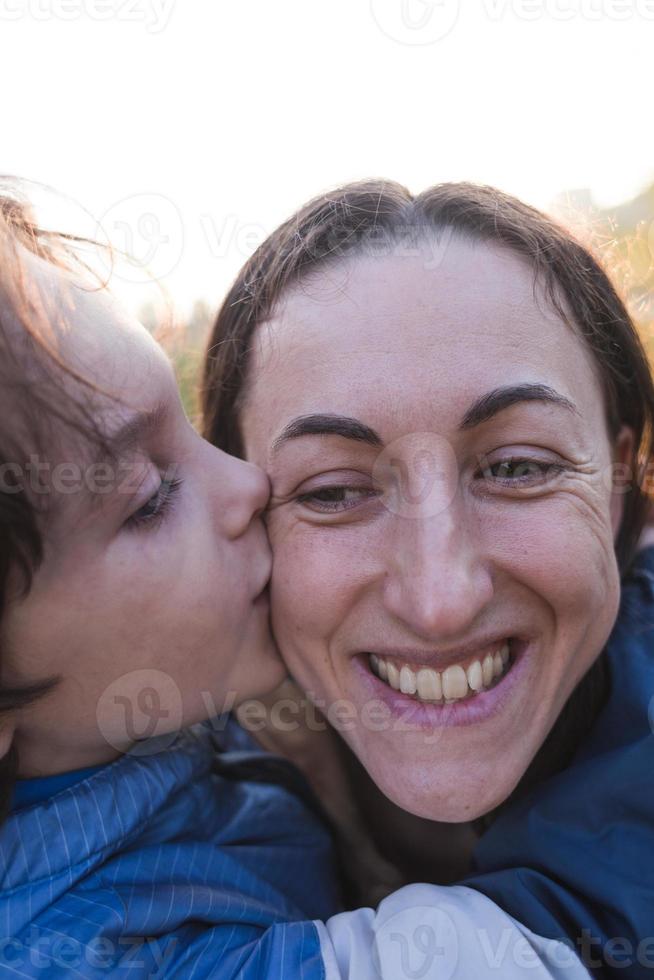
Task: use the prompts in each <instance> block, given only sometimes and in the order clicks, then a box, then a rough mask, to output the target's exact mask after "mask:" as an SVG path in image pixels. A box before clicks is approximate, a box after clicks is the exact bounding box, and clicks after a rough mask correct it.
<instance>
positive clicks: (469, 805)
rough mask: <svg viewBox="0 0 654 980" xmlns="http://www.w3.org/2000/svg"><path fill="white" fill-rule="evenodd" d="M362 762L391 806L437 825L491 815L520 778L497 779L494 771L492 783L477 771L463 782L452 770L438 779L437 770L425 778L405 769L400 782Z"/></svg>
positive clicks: (422, 772) (419, 771) (445, 770)
mask: <svg viewBox="0 0 654 980" xmlns="http://www.w3.org/2000/svg"><path fill="white" fill-rule="evenodd" d="M362 762H363V764H364V766H366V768H368V771H369V772H370V773H371V775H372V776H373V779H374V781H375V783H376V784H377V787H378V788H379V789H380V790H381V792H382V793H383V794H384V796H386V797H388V799H389V800H390V801H391V802H392V803H394V804H395V805H396V806H398V807H400V808H401V809H402V810H406V811H407V812H408V813H411V814H413V815H414V816H416V817H422V818H423V819H425V820H433V821H435V822H438V823H469V822H470V821H471V820H477V819H478V818H479V817H483V816H485V815H486V814H488V813H491V812H492V811H493V810H495V809H496V808H497V807H498V806H500V805H501V804H502V803H504V801H505V800H506V799H507V798H508V797H509V796H510V794H511V792H512V791H513V789H514V788H515V786H516V784H517V782H518V780H519V776H520V774H521V773H519V774H518V777H517V778H515V777H514V776H512V775H511V774H510V773H507V774H506V776H505V777H504V778H502V776H500V778H499V779H498V778H497V773H498V770H497V769H495V774H494V775H495V778H494V779H493V781H492V783H490V782H489V781H488V780H487V779H485V778H483V777H482V778H481V779H480V778H479V772H478V770H477V772H474V771H473V772H472V773H471V774H470V775H469V776H468V777H467V778H466V777H465V776H464V777H463V778H462V777H461V775H460V774H458V773H455V772H453V771H452V770H451V767H449V766H445V767H444V768H443V770H442V773H441V774H440V775H439V774H438V772H435V771H434V770H430V772H429V773H428V774H426V772H425V769H424V768H414V767H412V766H409V765H405V766H404V767H403V771H402V776H401V779H399V778H398V776H397V773H390V772H388V770H384V767H382V771H381V773H379V774H377V773H376V772H375V771H374V770H375V768H376V767H372V766H370V765H367V764H366V762H365V761H363V760H362ZM491 771H492V770H491ZM442 787H445V789H443V788H442Z"/></svg>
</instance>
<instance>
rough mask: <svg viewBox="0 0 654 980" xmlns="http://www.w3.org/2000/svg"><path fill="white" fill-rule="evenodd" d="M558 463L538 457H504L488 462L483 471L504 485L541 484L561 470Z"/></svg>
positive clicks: (492, 480) (494, 481)
mask: <svg viewBox="0 0 654 980" xmlns="http://www.w3.org/2000/svg"><path fill="white" fill-rule="evenodd" d="M562 469H563V467H562V466H561V465H559V464H558V463H551V462H543V461H540V460H536V459H518V458H516V459H513V458H511V459H502V460H499V461H498V462H497V463H486V465H485V466H484V468H483V470H482V472H483V475H484V478H485V479H486V480H490V481H491V482H493V483H499V484H501V485H502V486H517V487H520V486H529V487H532V486H540V485H542V484H544V483H547V481H548V480H549V479H551V478H552V477H554V476H556V475H557V474H558V473H560V472H561V470H562Z"/></svg>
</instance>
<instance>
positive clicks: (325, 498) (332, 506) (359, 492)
mask: <svg viewBox="0 0 654 980" xmlns="http://www.w3.org/2000/svg"><path fill="white" fill-rule="evenodd" d="M374 496H376V491H375V490H371V489H369V488H367V487H342V486H339V487H322V488H321V489H319V490H313V491H311V492H310V493H302V494H300V495H299V496H298V498H297V499H298V501H299V503H301V504H307V505H308V506H309V507H312V508H313V509H314V510H320V511H323V512H328V513H335V512H338V511H344V510H350V509H351V508H352V507H356V506H357V504H360V503H362V502H363V501H365V500H368V499H369V498H370V497H374Z"/></svg>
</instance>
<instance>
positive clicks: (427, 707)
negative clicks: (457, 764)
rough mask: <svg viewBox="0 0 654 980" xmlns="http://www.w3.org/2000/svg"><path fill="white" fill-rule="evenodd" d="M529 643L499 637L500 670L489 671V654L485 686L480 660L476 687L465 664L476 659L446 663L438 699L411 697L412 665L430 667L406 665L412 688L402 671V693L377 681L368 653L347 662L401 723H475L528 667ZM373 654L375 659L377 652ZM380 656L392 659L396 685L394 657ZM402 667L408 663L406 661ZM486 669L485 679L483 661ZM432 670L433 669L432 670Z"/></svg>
mask: <svg viewBox="0 0 654 980" xmlns="http://www.w3.org/2000/svg"><path fill="white" fill-rule="evenodd" d="M505 645H508V658H507V656H506V652H505V653H504V654H503V653H502V650H503V648H504V646H505ZM530 646H531V645H530V643H529V642H528V641H526V640H519V639H517V638H513V637H511V638H509V639H508V642H507V640H504V641H503V642H502V643H501V644H500V645H499V647H498V648H497V650H496V652H497V653H499V657H500V663H499V667H501V672H499V669H498V673H497V675H496V674H495V664H496V661H495V653H493V671H494V673H493V678H492V680H491V681H490V685H489V686H486V685H484V683H483V681H484V674H483V660H481V659H480V665H481V667H482V687H481V688H480V689H479V690H478V691H475V690H473V689H471V688H470V677H469V674H468V669H467V668H469V667H472V664H473V663H474V660H475V659H479V658H472V659H471V660H470V661H469V662H468V664H467V665H466V669H465V670H464V666H463V665H454V666H450V667H447V668H446V669H445V670H444V671H443V672H442V675H447V672H448V671H452V670H454V673H452V674H450V675H449V678H450V679H445V681H444V677H443V676H442V675H441V679H440V683H441V697H440V699H437V698H434V699H421V698H419V697H417V696H416V695H417V693H418V691H417V685H418V672H417V671H415V669H414V668H415V667H418V671H419V670H425V669H430V668H424V667H422V668H421V667H420V666H419V665H417V664H413V665H411V666H410V669H411V671H412V672H413V673H414V674H415V678H416V680H415V683H416V692H415V693H409V692H410V690H411V688H412V686H413V679H412V678H411V676H410V675H409V674H408V673H407V672H406V671H405V673H404V677H403V680H404V687H405V689H406V693H405V692H404V691H402V689H401V687H398V689H395V688H394V687H393V686H391V685H390V684H389V683H388V676H387V678H386V680H383V679H382V678H381V677H380V676H378V674H377V673H375V670H374V667H373V665H372V664H371V662H370V654H368V653H364V654H361V655H359V656H356V657H354V658H353V661H352V664H353V667H354V669H355V670H356V671H357V674H358V676H359V680H360V682H361V684H362V687H363V688H364V690H365V691H367V693H368V694H369V696H370V699H371V700H376V701H382V702H383V703H384V704H385V705H386V706H387V708H388V709H389V711H390V713H391V714H392V715H393V716H396V717H397V718H398V719H401V720H402V723H403V724H407V725H408V726H410V727H412V728H417V729H424V730H431V729H434V728H438V727H450V726H454V725H469V724H476V723H479V722H482V721H485V720H486V719H488V718H490V717H492V716H493V715H495V714H497V713H498V712H499V711H501V710H502V709H503V708H504V706H505V704H507V702H508V703H510V700H511V694H512V692H513V690H514V688H515V687H516V685H517V684H518V683H519V682H520V680H521V678H522V677H523V675H524V673H525V670H526V669H527V667H528V662H529V661H530V660H531V657H530V656H529V655H528V654H529V650H530ZM479 652H480V654H481V653H482V651H479ZM489 653H490V651H488V650H487V651H485V652H484V653H483V658H484V660H485V658H486V657H487V656H488V655H489ZM376 656H377V657H378V658H379V655H376ZM384 659H386V661H387V663H390V662H392V661H393V660H395V669H396V670H397V671H398V676H397V681H398V682H399V683H400V684H401V682H402V670H401V668H399V667H398V666H397V664H398V661H397V659H396V658H392V657H385V658H384ZM380 663H381V660H380V659H378V661H377V665H378V669H379V664H380ZM402 666H403V667H404V666H406V667H409V665H408V664H406V663H404V664H403V665H402ZM456 667H458V670H456V669H455V668H456ZM387 669H388V668H387ZM430 670H431V669H430ZM486 670H487V673H486V679H487V680H488V666H487V668H486ZM382 671H383V668H382ZM433 673H437V672H436V671H433ZM472 673H473V683H476V682H477V680H478V672H477V668H474V667H473V671H472ZM462 674H463V676H464V677H465V678H466V692H465V693H464V692H463V679H462V677H461V675H462ZM395 679H396V678H395V675H393V674H392V680H395ZM422 680H423V683H424V681H425V680H428V682H429V683H430V684H432V685H433V687H432V691H435V692H436V693H437V692H438V682H437V681H434V679H433V678H431V677H430V678H425V677H424V675H423V678H422ZM443 687H445V692H443ZM423 690H424V688H423ZM457 693H458V694H460V695H461V696H459V697H456V696H455V697H451V698H450V697H446V696H444V695H447V694H455V695H456V694H457Z"/></svg>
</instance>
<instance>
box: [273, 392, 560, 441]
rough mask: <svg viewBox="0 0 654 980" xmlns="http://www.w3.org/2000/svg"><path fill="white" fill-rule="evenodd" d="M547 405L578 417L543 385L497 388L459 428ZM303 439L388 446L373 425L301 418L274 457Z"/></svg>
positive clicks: (335, 417) (323, 417)
mask: <svg viewBox="0 0 654 980" xmlns="http://www.w3.org/2000/svg"><path fill="white" fill-rule="evenodd" d="M534 401H538V402H547V403H548V404H550V405H558V406H560V407H562V408H565V409H566V410H567V411H570V412H573V413H574V414H575V415H578V414H579V413H578V411H577V409H576V407H575V406H574V405H573V403H572V402H571V401H570V399H569V398H566V397H565V395H561V394H559V392H557V391H555V390H554V389H553V388H550V387H549V386H548V385H543V384H531V383H529V384H527V383H525V384H519V385H505V386H504V387H502V388H494V389H493V390H492V391H489V392H487V393H486V394H485V395H482V396H481V397H480V398H478V399H477V400H476V401H475V402H474V403H473V404H472V405H471V406H470V408H469V409H468V411H467V412H466V414H465V415H464V417H463V419H462V420H461V422H460V424H459V428H460V429H472V428H474V427H475V426H477V425H481V423H482V422H488V421H489V419H491V418H493V417H494V416H495V415H497V414H498V413H499V412H501V411H503V410H504V409H506V408H510V407H511V405H516V404H518V403H519V402H534ZM301 436H341V437H342V438H343V439H352V440H354V441H355V442H364V443H366V444H367V445H369V446H373V447H375V448H376V449H381V448H382V446H383V445H384V443H383V440H382V439H381V436H379V435H378V433H377V432H375V430H374V429H371V428H370V426H369V425H365V423H363V422H360V421H359V420H358V419H353V418H350V417H349V416H347V415H300V416H298V417H297V418H295V419H293V420H292V421H291V422H289V423H288V425H287V426H285V427H284V429H283V430H282V432H281V433H280V435H279V436H277V438H276V439H275V441H274V443H273V445H272V451H271V455H274V454H275V453H276V452H277V451H278V450H279V449H280V448H281V446H283V445H284V443H286V442H288V441H289V440H290V439H299V438H300V437H301Z"/></svg>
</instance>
